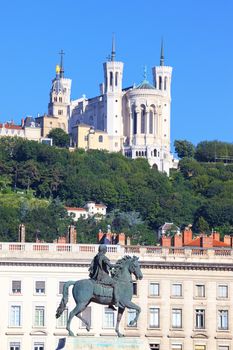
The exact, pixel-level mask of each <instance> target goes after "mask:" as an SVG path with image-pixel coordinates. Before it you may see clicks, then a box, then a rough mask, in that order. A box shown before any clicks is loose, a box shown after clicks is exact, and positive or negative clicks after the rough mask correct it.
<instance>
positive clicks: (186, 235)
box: [183, 227, 193, 246]
mask: <svg viewBox="0 0 233 350" xmlns="http://www.w3.org/2000/svg"><path fill="white" fill-rule="evenodd" d="M192 240H193V232H192V230H191V228H189V227H187V228H185V230H184V232H183V245H184V246H186V245H187V244H189V243H190V242H191V241H192Z"/></svg>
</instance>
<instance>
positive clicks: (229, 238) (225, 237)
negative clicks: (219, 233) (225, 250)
mask: <svg viewBox="0 0 233 350" xmlns="http://www.w3.org/2000/svg"><path fill="white" fill-rule="evenodd" d="M224 243H226V244H228V245H229V247H231V236H230V235H225V236H224Z"/></svg>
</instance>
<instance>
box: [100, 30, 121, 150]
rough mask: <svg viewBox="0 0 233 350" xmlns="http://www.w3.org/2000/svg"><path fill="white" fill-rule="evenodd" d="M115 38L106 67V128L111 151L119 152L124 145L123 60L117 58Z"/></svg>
mask: <svg viewBox="0 0 233 350" xmlns="http://www.w3.org/2000/svg"><path fill="white" fill-rule="evenodd" d="M115 57H116V50H115V38H114V37H113V38H112V52H111V56H110V58H109V60H108V61H107V62H105V63H104V64H103V68H104V101H105V102H104V103H105V111H104V123H103V125H104V130H105V131H107V133H108V135H109V143H110V151H111V152H118V151H120V150H121V148H122V145H123V118H122V78H123V62H119V61H116V60H115Z"/></svg>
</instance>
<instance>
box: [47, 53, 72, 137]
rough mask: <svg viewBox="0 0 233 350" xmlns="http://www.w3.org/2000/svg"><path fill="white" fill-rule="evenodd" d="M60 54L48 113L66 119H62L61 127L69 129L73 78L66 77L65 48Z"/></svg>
mask: <svg viewBox="0 0 233 350" xmlns="http://www.w3.org/2000/svg"><path fill="white" fill-rule="evenodd" d="M60 55H61V60H60V64H57V65H56V76H55V78H54V79H53V81H52V87H51V90H50V101H49V104H48V115H49V116H52V117H59V118H61V119H65V121H64V120H61V128H63V129H64V130H65V131H67V121H68V118H69V105H70V94H71V79H67V78H64V64H63V55H64V52H63V50H61V52H60ZM64 124H65V125H64Z"/></svg>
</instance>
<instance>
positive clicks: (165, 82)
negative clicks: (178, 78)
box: [164, 77, 167, 90]
mask: <svg viewBox="0 0 233 350" xmlns="http://www.w3.org/2000/svg"><path fill="white" fill-rule="evenodd" d="M164 90H167V77H165V79H164Z"/></svg>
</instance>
